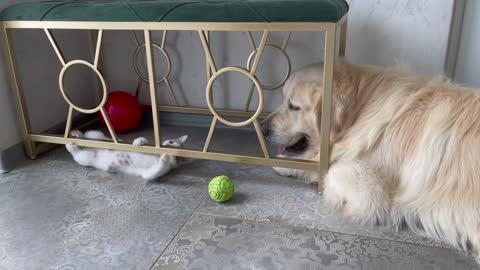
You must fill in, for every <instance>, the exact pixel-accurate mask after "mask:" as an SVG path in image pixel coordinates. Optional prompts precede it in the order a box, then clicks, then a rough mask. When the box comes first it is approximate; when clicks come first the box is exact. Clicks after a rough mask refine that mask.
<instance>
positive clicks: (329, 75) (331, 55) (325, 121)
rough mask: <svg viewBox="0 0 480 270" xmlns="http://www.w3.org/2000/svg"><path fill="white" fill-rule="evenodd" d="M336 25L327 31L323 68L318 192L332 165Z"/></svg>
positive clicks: (320, 190) (321, 190)
mask: <svg viewBox="0 0 480 270" xmlns="http://www.w3.org/2000/svg"><path fill="white" fill-rule="evenodd" d="M335 47H336V25H335V24H332V25H331V26H330V27H328V30H326V31H325V56H324V61H323V63H324V66H323V93H322V116H321V124H320V125H321V126H320V140H321V142H320V166H319V168H318V170H319V178H318V179H319V182H318V192H319V193H322V192H323V178H324V177H325V174H326V173H327V171H328V166H329V163H330V120H331V118H330V115H331V114H330V113H331V110H332V88H333V69H334V65H335V51H336V50H335Z"/></svg>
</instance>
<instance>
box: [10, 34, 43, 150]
mask: <svg viewBox="0 0 480 270" xmlns="http://www.w3.org/2000/svg"><path fill="white" fill-rule="evenodd" d="M1 30H2V38H3V41H4V49H5V62H6V64H7V67H8V73H9V76H10V82H11V87H12V89H13V91H14V97H15V102H16V105H17V106H16V107H17V114H18V116H19V120H20V130H21V132H22V136H23V140H24V143H25V151H26V153H27V156H28V157H29V158H30V159H35V158H37V154H38V152H37V150H38V149H37V148H36V145H35V142H33V141H32V140H30V136H29V135H30V134H31V133H32V127H31V124H30V115H29V113H28V110H27V103H26V100H25V95H24V93H23V86H22V82H21V79H20V77H19V72H18V66H17V62H16V59H15V49H14V46H13V39H12V35H11V33H10V32H8V31H7V29H6V28H5V27H4V25H1Z"/></svg>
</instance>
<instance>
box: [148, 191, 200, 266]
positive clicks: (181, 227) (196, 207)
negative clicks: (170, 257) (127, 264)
mask: <svg viewBox="0 0 480 270" xmlns="http://www.w3.org/2000/svg"><path fill="white" fill-rule="evenodd" d="M207 196H208V194H205V195H204V196H203V198H201V199H200V200H199V202H198V204H197V206H195V208H194V209H193V211H192V213H191V214H190V216H189V217H188V218H187V219H186V220H185V222H184V223H183V224H182V226H180V228H179V229H178V230H177V232H176V233H175V235H174V236H173V237H172V239H170V241H169V242H168V244H167V245H166V246H165V248H164V249H163V250H162V252H160V255H158V257H157V259H156V260H155V261H154V262H153V264H152V266H150V267H149V268H148V269H149V270H154V269H153V267H155V264H157V262H158V260H160V258H161V257H162V255H163V254H164V253H165V251H166V250H167V249H168V247H169V246H170V245H171V244H172V242H173V241H174V240H175V238H177V236H178V235H179V234H180V232H181V231H182V230H183V228H184V227H185V225H187V223H188V222H189V221H190V220H191V219H192V217H193V215H194V214H195V213H196V211H197V209H198V208H199V207H200V205H202V203H203V202H204V201H205V198H207Z"/></svg>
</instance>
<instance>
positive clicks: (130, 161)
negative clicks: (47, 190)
mask: <svg viewBox="0 0 480 270" xmlns="http://www.w3.org/2000/svg"><path fill="white" fill-rule="evenodd" d="M71 135H72V137H77V138H87V139H95V140H110V138H108V137H106V136H105V134H103V133H102V132H101V131H97V130H90V131H87V132H85V134H83V133H82V132H81V131H78V130H75V131H72V133H71ZM187 138H188V136H187V135H184V136H182V137H180V138H177V139H172V140H166V141H164V142H163V143H162V146H170V147H181V146H182V145H183V144H184V143H185V141H186V140H187ZM147 143H148V141H147V139H146V138H143V137H139V138H136V139H135V140H134V141H133V145H134V146H142V145H145V144H147ZM66 147H67V150H68V152H70V154H72V157H73V159H74V160H75V161H76V162H77V163H78V164H80V165H82V166H90V167H95V168H97V169H100V170H103V171H106V172H122V173H126V174H131V175H135V176H141V177H142V178H144V179H147V180H152V179H155V178H158V177H160V176H163V175H165V174H167V173H168V172H169V171H170V170H171V169H174V168H176V167H178V166H179V165H181V163H182V160H180V158H178V159H177V158H176V157H174V156H171V155H167V154H162V155H160V156H158V155H149V154H144V153H135V152H127V151H117V150H108V149H96V148H88V147H79V146H77V145H75V144H71V143H70V144H67V145H66Z"/></svg>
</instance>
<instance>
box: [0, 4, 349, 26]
mask: <svg viewBox="0 0 480 270" xmlns="http://www.w3.org/2000/svg"><path fill="white" fill-rule="evenodd" d="M347 11H348V4H347V3H346V2H345V1H344V0H69V1H42V2H34V3H25V4H17V5H14V6H11V7H9V8H7V9H5V10H4V11H2V13H0V20H2V21H101V22H107V21H109V22H132V21H140V22H160V21H162V22H337V21H338V20H340V19H341V18H342V16H343V15H345V14H346V13H347Z"/></svg>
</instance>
